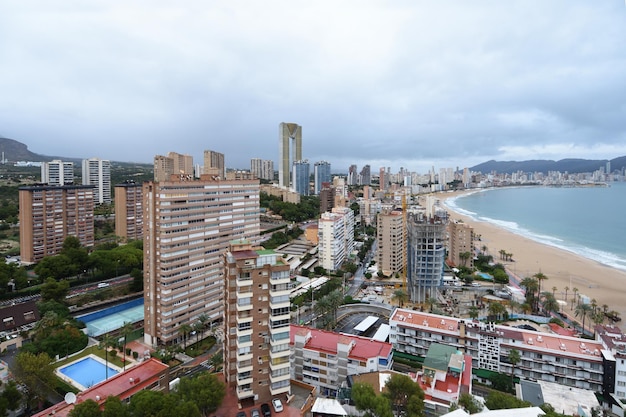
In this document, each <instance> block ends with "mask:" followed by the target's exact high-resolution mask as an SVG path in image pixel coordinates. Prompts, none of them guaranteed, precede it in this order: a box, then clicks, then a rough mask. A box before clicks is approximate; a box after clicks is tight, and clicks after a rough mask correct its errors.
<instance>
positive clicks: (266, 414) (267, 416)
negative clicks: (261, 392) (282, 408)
mask: <svg viewBox="0 0 626 417" xmlns="http://www.w3.org/2000/svg"><path fill="white" fill-rule="evenodd" d="M261 412H262V413H263V417H271V416H272V411H271V410H270V406H269V405H268V404H267V403H263V404H261Z"/></svg>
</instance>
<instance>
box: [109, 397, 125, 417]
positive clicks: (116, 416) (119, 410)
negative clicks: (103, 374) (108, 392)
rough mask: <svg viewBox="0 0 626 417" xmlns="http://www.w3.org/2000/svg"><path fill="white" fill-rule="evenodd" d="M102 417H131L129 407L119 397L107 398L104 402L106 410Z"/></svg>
mask: <svg viewBox="0 0 626 417" xmlns="http://www.w3.org/2000/svg"><path fill="white" fill-rule="evenodd" d="M102 417H130V412H129V410H128V406H127V405H126V404H124V403H122V401H121V400H120V399H119V397H113V396H110V397H107V399H106V400H105V401H104V410H102Z"/></svg>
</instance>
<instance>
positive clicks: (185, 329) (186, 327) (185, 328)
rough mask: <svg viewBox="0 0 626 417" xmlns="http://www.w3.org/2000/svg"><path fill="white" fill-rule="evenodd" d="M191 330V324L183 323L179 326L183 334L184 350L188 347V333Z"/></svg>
mask: <svg viewBox="0 0 626 417" xmlns="http://www.w3.org/2000/svg"><path fill="white" fill-rule="evenodd" d="M191 330H192V329H191V326H190V325H189V324H188V323H184V324H181V325H180V327H179V328H178V331H179V332H180V333H182V334H183V350H185V349H187V335H188V334H189V333H190V332H191Z"/></svg>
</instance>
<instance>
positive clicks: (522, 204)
mask: <svg viewBox="0 0 626 417" xmlns="http://www.w3.org/2000/svg"><path fill="white" fill-rule="evenodd" d="M444 204H445V205H446V206H448V207H449V208H450V209H452V210H454V211H456V212H458V213H461V214H464V215H466V216H468V217H471V218H472V219H473V220H475V221H482V222H488V223H491V224H493V225H495V226H498V227H501V228H503V229H506V230H508V231H510V232H513V233H516V234H518V235H521V236H524V237H527V238H529V239H532V240H534V241H536V242H540V243H543V244H547V245H551V246H554V247H557V248H560V249H563V250H566V251H569V252H572V253H574V254H577V255H580V256H583V257H585V258H589V259H591V260H594V261H596V262H600V263H602V264H604V265H607V266H610V267H613V268H617V269H621V270H624V271H626V211H625V208H626V182H611V183H608V186H607V187H599V186H598V187H542V186H528V187H510V188H493V189H485V190H480V191H476V192H471V193H468V194H465V195H460V196H458V197H453V198H449V199H447V200H446V201H445V203H444Z"/></svg>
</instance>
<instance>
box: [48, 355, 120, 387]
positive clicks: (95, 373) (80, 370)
mask: <svg viewBox="0 0 626 417" xmlns="http://www.w3.org/2000/svg"><path fill="white" fill-rule="evenodd" d="M101 361H102V362H101ZM103 362H104V361H103V360H102V359H100V358H97V357H95V356H93V355H89V356H87V357H85V358H83V359H80V360H78V361H76V362H74V363H71V364H70V365H66V366H64V367H62V368H59V369H58V371H59V373H61V374H62V375H64V376H65V377H67V378H69V379H71V381H70V382H72V384H73V385H75V386H76V387H77V388H80V389H82V390H85V389H87V388H89V387H92V386H94V385H96V384H98V383H100V382H102V381H104V380H105V379H107V378H110V377H112V376H113V375H117V374H118V370H117V369H114V368H112V367H111V366H108V367H107V366H106V365H105V364H104V363H103Z"/></svg>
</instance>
